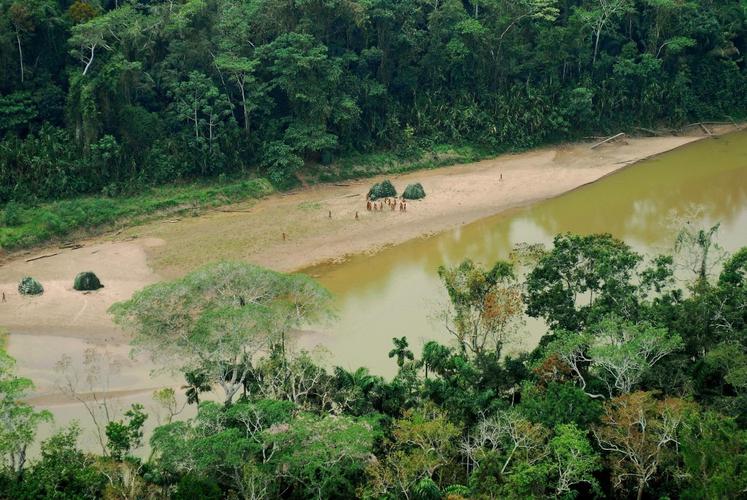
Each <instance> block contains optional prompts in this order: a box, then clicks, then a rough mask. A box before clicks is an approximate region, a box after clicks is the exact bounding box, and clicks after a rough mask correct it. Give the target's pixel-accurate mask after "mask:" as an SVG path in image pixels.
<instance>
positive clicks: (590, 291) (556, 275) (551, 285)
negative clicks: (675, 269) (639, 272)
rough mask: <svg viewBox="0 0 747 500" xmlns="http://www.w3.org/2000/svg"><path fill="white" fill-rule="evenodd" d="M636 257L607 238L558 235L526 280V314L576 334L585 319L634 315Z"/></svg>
mask: <svg viewBox="0 0 747 500" xmlns="http://www.w3.org/2000/svg"><path fill="white" fill-rule="evenodd" d="M640 261H641V256H640V255H638V254H637V253H635V252H633V250H631V249H630V247H629V246H628V245H626V244H625V243H623V242H621V241H619V240H616V239H614V238H613V237H612V236H610V235H609V234H601V235H590V236H577V235H572V234H564V235H558V236H556V237H555V239H554V240H553V249H552V250H550V251H549V252H547V253H546V254H545V255H544V256H542V257H541V258H540V260H539V262H538V264H537V266H536V267H534V269H532V271H531V272H530V273H529V275H528V276H527V280H526V287H527V289H526V303H527V314H529V315H530V316H532V317H541V318H544V319H545V321H547V323H548V324H549V325H550V327H551V328H563V329H567V330H571V331H573V330H577V329H579V328H581V327H583V326H585V325H587V324H588V322H589V319H590V316H591V315H592V313H593V315H594V317H599V316H598V315H603V313H605V312H606V313H609V312H614V313H617V314H624V315H625V316H629V315H633V314H634V312H635V309H636V307H637V301H636V297H635V292H636V286H635V285H634V284H633V282H632V278H633V275H634V272H635V270H636V268H637V266H638V264H639V263H640Z"/></svg>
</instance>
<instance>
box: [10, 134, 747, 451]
mask: <svg viewBox="0 0 747 500" xmlns="http://www.w3.org/2000/svg"><path fill="white" fill-rule="evenodd" d="M691 205H698V206H701V207H702V208H703V214H704V216H703V220H702V221H701V222H702V223H703V224H712V223H715V222H720V223H721V229H720V232H719V242H720V244H721V245H722V246H723V247H724V248H725V249H726V250H730V251H733V250H735V249H738V248H740V247H742V246H747V132H738V133H734V134H730V135H727V136H722V137H719V138H714V139H707V140H702V141H699V142H696V143H693V144H690V145H687V146H684V147H682V148H680V149H677V150H675V151H672V152H669V153H666V154H663V155H660V156H658V157H656V158H653V159H650V160H647V161H644V162H641V163H638V164H635V165H633V166H630V167H628V168H626V169H624V170H621V171H619V172H617V173H615V174H613V175H610V176H608V177H606V178H604V179H602V180H600V181H598V182H596V183H593V184H590V185H587V186H584V187H582V188H579V189H577V190H575V191H572V192H570V193H566V194H565V195H562V196H559V197H557V198H553V199H550V200H546V201H543V202H540V203H537V204H534V205H532V206H529V207H526V208H519V209H514V210H510V211H507V212H504V213H501V214H499V215H496V216H494V217H490V218H487V219H483V220H480V221H478V222H475V223H471V224H467V225H463V226H461V227H458V228H456V229H454V230H450V231H446V232H444V233H441V234H438V235H436V236H433V237H429V238H422V239H416V240H413V241H410V242H408V243H405V244H402V245H398V246H396V247H390V248H388V249H385V250H383V251H381V252H379V253H376V254H375V255H371V256H366V255H361V256H357V257H353V258H351V259H349V260H348V261H346V262H344V263H341V264H334V265H323V266H317V267H313V268H310V269H307V270H306V271H305V272H307V273H309V274H311V275H313V276H314V277H316V278H317V279H319V280H320V281H321V283H322V284H323V285H325V286H326V287H327V288H329V290H330V291H331V292H332V293H333V294H334V296H335V301H336V305H337V311H338V315H337V319H336V320H335V321H334V322H331V323H329V324H325V325H317V326H315V327H314V329H313V331H311V332H304V333H301V334H299V336H298V339H297V343H298V345H299V346H300V347H303V348H311V347H313V346H315V345H317V344H321V345H322V346H324V349H325V350H326V351H327V355H326V359H327V363H328V364H330V365H340V366H343V367H345V368H348V369H355V368H357V367H359V366H366V367H368V368H369V369H370V370H371V371H372V372H374V373H377V374H381V375H384V376H391V375H393V374H394V373H395V372H396V365H395V363H394V361H393V360H391V359H389V358H388V357H387V353H388V352H389V350H390V349H391V339H392V337H395V336H396V337H401V336H403V335H404V336H407V337H408V339H409V341H410V345H411V346H412V348H413V351H414V352H415V353H416V354H419V353H420V347H421V346H422V344H423V343H424V342H425V341H426V340H432V339H435V340H440V341H443V342H449V341H450V338H449V337H448V335H447V334H446V332H445V330H444V329H443V327H441V326H440V325H439V324H438V323H437V322H435V321H433V320H431V319H429V318H431V317H432V316H433V315H434V313H435V311H437V310H438V309H439V308H440V307H442V306H443V305H444V304H445V302H446V295H445V292H444V291H443V289H442V287H441V284H440V282H439V280H438V276H437V274H436V272H437V269H438V267H439V266H440V265H454V264H457V263H458V262H460V261H461V260H462V259H464V258H467V257H469V258H471V259H472V260H474V261H476V262H480V263H482V264H484V265H486V266H490V265H492V264H493V263H494V262H495V261H496V260H497V259H500V258H506V257H507V256H508V254H509V252H510V251H511V249H512V248H513V247H514V245H516V244H517V243H544V244H549V243H551V241H552V238H553V236H554V235H555V234H557V233H561V232H566V231H570V232H575V233H581V234H588V233H598V232H609V233H612V234H613V235H615V236H617V237H618V238H621V239H623V240H625V241H626V242H628V243H629V244H631V245H632V246H633V247H634V248H635V249H636V250H638V251H640V252H643V253H646V254H649V255H651V254H655V253H660V252H663V251H670V249H671V242H672V233H671V231H670V230H669V229H668V225H667V220H668V217H669V214H670V213H672V212H673V211H676V212H684V211H685V210H687V209H688V207H689V206H691ZM543 332H544V326H543V325H542V324H541V322H539V321H536V320H533V321H528V322H527V324H526V326H525V327H524V328H522V330H521V332H519V334H518V336H517V337H516V338H515V339H514V341H513V343H512V346H511V349H513V350H520V349H531V348H532V347H533V346H534V345H535V344H536V342H537V340H538V339H539V337H540V336H541V335H542V334H543ZM78 344H80V345H78ZM88 347H90V346H89V345H88V344H86V342H84V341H82V340H80V341H78V340H69V339H58V338H56V337H39V336H25V335H13V334H12V332H11V336H10V339H9V343H8V350H9V353H10V354H11V355H12V356H14V357H15V358H16V359H17V360H18V369H19V372H20V374H21V375H23V376H27V377H30V378H32V379H34V381H35V382H36V383H37V387H38V389H39V390H40V391H39V392H40V393H41V394H40V396H47V399H46V401H47V403H45V404H42V406H45V407H48V408H50V409H51V410H52V412H53V413H54V414H55V418H56V424H57V425H65V424H66V423H68V422H69V421H71V420H73V419H79V420H80V421H81V425H82V426H83V427H84V428H86V427H90V422H89V419H88V417H87V415H86V413H85V410H84V408H83V407H82V406H81V405H80V404H78V403H60V402H58V403H53V402H52V401H53V400H54V398H52V399H50V398H49V396H54V391H53V390H52V388H53V387H54V386H55V385H57V384H58V383H59V382H60V380H59V374H58V373H55V372H54V371H53V369H52V368H53V366H54V363H55V362H56V361H57V360H58V359H59V357H60V356H61V355H62V354H65V353H67V354H70V355H71V356H72V357H73V358H74V359H73V361H74V363H75V364H78V365H79V364H81V363H82V357H83V352H84V350H85V349H86V348H88ZM107 350H108V355H109V356H110V357H111V358H112V359H115V360H116V361H117V365H118V367H119V369H118V372H117V373H116V375H114V376H113V377H112V379H111V383H110V384H109V389H110V390H112V391H114V393H116V394H117V398H116V400H117V401H116V405H117V406H118V407H120V408H126V407H127V406H129V404H130V403H132V402H140V403H144V404H145V405H146V408H148V409H149V410H151V412H153V410H152V408H153V406H152V403H150V404H149V402H150V395H151V392H152V390H153V389H155V388H157V387H163V386H166V385H170V386H172V387H175V388H177V389H178V387H179V385H180V383H181V377H176V378H174V377H171V376H164V375H161V376H158V377H155V378H151V375H150V371H151V370H152V369H153V368H154V367H153V366H152V365H150V364H149V363H148V362H146V361H145V360H130V359H129V358H128V356H127V353H128V351H129V348H128V346H127V345H125V344H121V345H109V347H108V348H107ZM178 392H179V393H181V390H178ZM180 399H181V400H183V398H182V397H181V394H180ZM193 412H194V408H193V407H191V408H189V409H188V410H187V411H186V412H185V413H183V414H182V415H181V416H182V417H185V416H188V415H189V414H191V413H193ZM155 424H156V421H155V419H150V420H149V422H148V424H147V427H148V429H147V430H149V429H151V428H152V426H154V425H155ZM49 432H50V429H45V430H43V432H42V436H44V435H48V433H49ZM83 445H84V447H86V448H90V449H94V450H95V449H96V446H97V443H96V440H95V439H94V438H93V435H92V433H88V435H87V436H85V435H84V443H83Z"/></svg>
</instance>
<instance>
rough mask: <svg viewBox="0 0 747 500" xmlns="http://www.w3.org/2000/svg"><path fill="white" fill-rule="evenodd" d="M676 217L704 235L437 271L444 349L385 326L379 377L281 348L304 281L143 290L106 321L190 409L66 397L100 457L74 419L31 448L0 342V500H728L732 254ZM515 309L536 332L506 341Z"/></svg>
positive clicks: (96, 365)
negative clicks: (535, 321) (673, 245)
mask: <svg viewBox="0 0 747 500" xmlns="http://www.w3.org/2000/svg"><path fill="white" fill-rule="evenodd" d="M714 227H716V226H714ZM711 229H713V228H711ZM686 231H689V232H693V233H694V234H701V235H703V238H700V239H690V238H684V237H683V238H679V239H678V241H689V242H690V244H688V245H687V246H686V247H685V246H683V245H681V244H679V245H678V251H677V252H676V253H674V254H672V255H661V256H656V257H653V258H648V257H645V256H643V255H641V254H638V253H637V252H635V251H634V250H633V249H632V248H631V247H630V246H628V245H627V244H625V243H623V242H621V241H618V240H616V239H614V238H612V237H611V236H609V235H588V236H578V235H573V234H562V235H558V236H557V237H556V238H555V240H554V245H553V247H552V248H551V249H538V248H533V249H532V250H531V252H527V251H521V250H520V249H518V250H517V252H516V253H515V255H516V256H517V257H516V258H515V259H513V260H511V261H499V262H497V263H496V264H494V265H493V266H492V267H487V268H486V267H483V266H482V265H479V264H476V263H474V262H471V261H469V260H465V261H464V262H462V263H460V264H457V265H454V266H452V267H442V268H441V269H440V270H439V276H440V278H441V281H442V283H443V285H444V288H445V292H446V295H448V297H449V303H448V305H446V306H445V309H444V310H443V311H442V314H440V315H437V317H436V319H439V320H442V321H443V323H442V324H434V328H440V327H443V328H445V329H446V331H447V332H449V333H450V334H451V335H452V337H453V341H452V342H447V343H438V342H435V341H429V342H426V343H425V344H423V345H422V347H421V348H420V349H419V351H420V352H416V351H415V349H414V346H411V345H410V342H409V341H408V339H407V337H395V338H393V339H392V341H393V348H392V349H391V351H389V353H388V356H389V358H391V360H392V361H391V362H392V363H396V365H397V367H398V371H397V374H396V375H395V376H394V377H393V378H391V379H389V380H387V379H384V378H382V377H379V376H376V375H373V374H371V373H370V372H369V371H368V369H366V368H364V367H361V368H358V369H356V370H348V369H345V368H341V367H334V368H332V369H330V368H328V367H325V366H324V365H323V364H321V363H320V362H319V360H318V359H317V358H315V357H314V355H313V354H311V353H308V352H305V351H303V350H301V351H299V350H296V349H291V348H289V346H288V344H287V339H286V335H287V334H288V333H289V332H290V331H292V329H294V328H297V327H298V326H299V325H301V324H303V323H304V322H306V321H315V322H316V321H320V320H322V319H324V318H327V317H329V316H330V314H331V313H332V312H333V311H332V310H331V308H330V296H329V294H328V292H326V290H324V289H323V288H322V287H321V286H320V285H318V284H317V283H315V282H314V281H313V280H311V279H310V278H307V277H305V276H302V275H283V274H280V273H276V272H273V271H269V270H266V269H262V268H259V267H257V266H253V265H250V264H245V263H238V262H222V263H216V264H211V265H208V266H205V267H203V268H200V269H198V270H196V271H194V272H193V273H190V274H189V275H187V276H185V277H183V278H179V279H177V280H174V281H169V282H164V283H158V284H154V285H151V286H149V287H147V288H145V289H144V290H142V291H140V292H138V293H136V294H135V295H134V296H133V298H132V299H130V300H128V301H126V302H122V303H119V304H116V305H115V306H114V307H113V309H112V313H113V315H114V318H115V321H116V322H117V323H119V324H120V325H122V326H124V327H125V328H126V329H128V330H129V331H131V332H132V334H133V335H134V340H133V345H134V347H135V348H136V349H137V350H138V351H139V352H141V353H143V354H144V355H149V356H151V358H152V359H153V360H154V361H155V362H156V363H157V364H159V365H160V366H162V367H163V368H164V369H170V370H175V371H177V372H181V373H183V374H184V376H185V381H186V384H185V385H184V386H183V387H182V390H183V391H184V393H185V397H186V402H183V401H184V399H185V397H180V396H177V394H176V392H175V390H174V389H172V388H166V389H161V390H159V391H156V392H155V393H154V402H155V403H156V406H151V409H150V410H149V411H145V409H144V406H143V405H138V404H135V405H132V407H131V408H130V409H129V410H127V411H126V412H124V413H122V412H121V411H116V410H114V409H113V408H114V407H113V406H110V405H109V404H108V403H107V402H106V400H105V399H95V400H92V401H87V400H85V399H80V401H81V402H82V403H81V404H84V405H85V407H86V409H87V410H88V412H89V415H90V416H91V417H92V418H91V422H89V425H88V426H87V427H88V432H91V433H94V434H96V435H97V437H98V442H99V443H100V446H101V447H100V451H99V452H98V453H93V452H84V451H82V450H81V449H80V448H79V445H78V438H79V436H80V432H81V431H80V428H79V427H77V426H76V425H73V426H69V427H67V428H63V429H61V430H59V431H58V432H57V433H55V434H54V435H53V436H52V437H50V438H49V439H47V440H46V441H44V442H43V443H42V445H41V454H40V456H36V457H34V458H33V459H32V460H28V461H27V460H26V450H27V447H28V446H29V445H30V444H31V443H32V442H33V440H34V437H35V431H36V429H37V427H38V426H39V425H40V424H42V423H44V422H46V421H47V420H49V418H50V417H49V414H47V413H46V412H37V411H35V410H34V409H33V408H32V407H31V406H29V405H28V404H27V403H25V402H24V397H25V396H26V395H27V394H28V392H29V391H30V390H31V388H32V385H31V381H29V380H28V379H24V378H22V377H18V376H17V375H16V374H15V370H14V365H13V361H12V360H11V359H10V358H9V357H8V356H7V355H5V354H3V353H2V352H0V393H2V394H4V397H3V398H2V399H0V417H2V418H1V419H0V460H2V461H0V496H3V497H9V498H98V497H105V498H113V497H116V498H197V497H199V498H244V499H259V498H356V497H358V498H382V499H383V498H387V499H399V498H403V499H439V498H447V499H451V500H457V499H466V498H475V499H490V498H517V499H518V498H522V499H523V498H632V497H637V498H638V499H641V498H644V497H645V498H664V497H666V498H693V499H695V498H698V499H700V498H713V499H716V498H718V499H721V498H741V497H743V496H744V494H745V491H747V411H746V410H747V369H746V368H745V367H747V248H742V249H741V250H739V251H738V252H736V253H734V254H733V255H730V256H726V257H725V258H723V259H722V257H723V256H722V255H717V253H718V252H714V251H713V249H715V248H717V245H716V242H715V239H714V235H715V231H712V230H710V229H696V230H694V229H693V228H688V229H686ZM525 249H526V247H525ZM719 261H721V264H720V265H719V266H718V269H717V270H716V267H715V266H714V264H716V263H717V262H719ZM693 263H699V265H696V266H695V267H692V266H691V264H693ZM678 269H679V271H677V270H678ZM685 269H688V271H687V272H686V273H684V271H683V270H685ZM701 269H705V270H706V273H705V275H701V274H700V270H701ZM683 273H684V274H683ZM675 276H676V277H677V279H675ZM683 283H684V284H685V286H684V288H683V287H682V284H683ZM525 312H526V313H528V314H529V315H530V316H533V317H541V318H544V319H545V320H546V323H547V324H548V325H549V327H548V329H547V331H546V333H545V335H544V336H543V337H542V338H541V340H540V342H539V345H538V346H537V347H536V348H534V349H533V350H531V351H530V352H524V353H520V354H514V355H506V354H505V352H504V350H505V349H504V347H505V346H506V345H507V344H508V343H509V342H512V341H515V340H520V339H521V338H522V336H523V335H525V333H526V330H525V328H524V324H523V322H522V318H523V315H524V314H525ZM437 323H440V322H437ZM380 355H381V356H382V357H383V356H385V353H380ZM84 360H85V361H84V367H85V372H83V373H80V372H71V371H70V370H71V369H72V368H71V365H70V363H69V361H68V362H61V363H60V369H61V371H60V378H61V379H62V380H66V381H67V383H68V384H69V385H68V388H69V389H70V391H71V392H70V394H71V395H73V396H74V395H76V394H77V395H78V396H80V395H81V394H87V393H88V392H90V391H96V390H97V387H98V386H97V382H96V381H97V380H99V379H102V378H105V377H106V376H107V375H106V373H107V368H106V363H105V360H104V359H103V358H102V354H100V353H99V354H97V353H96V352H95V351H90V352H87V353H86V354H85V356H84ZM81 380H84V381H85V384H84V385H83V386H80V387H77V388H76V386H75V384H78V383H80V381H81ZM86 384H87V385H86ZM98 390H100V389H98ZM182 402H183V403H182ZM187 404H189V405H196V406H197V410H196V414H195V415H194V416H193V417H191V418H186V417H183V416H181V415H180V414H181V412H182V411H183V409H184V407H185V406H186V405H187ZM148 419H153V420H156V421H157V425H156V426H155V430H153V431H152V432H147V433H146V432H144V423H145V422H146V421H147V420H148ZM146 442H147V443H148V444H149V448H150V450H149V452H147V453H145V452H143V451H142V450H141V447H142V446H143V445H144V444H145V443H146Z"/></svg>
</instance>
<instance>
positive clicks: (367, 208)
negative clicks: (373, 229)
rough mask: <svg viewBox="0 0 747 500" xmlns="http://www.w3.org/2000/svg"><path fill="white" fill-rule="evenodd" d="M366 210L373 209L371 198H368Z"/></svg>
mask: <svg viewBox="0 0 747 500" xmlns="http://www.w3.org/2000/svg"><path fill="white" fill-rule="evenodd" d="M366 210H368V211H369V212H370V211H371V201H370V200H366Z"/></svg>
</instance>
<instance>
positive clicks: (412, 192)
mask: <svg viewBox="0 0 747 500" xmlns="http://www.w3.org/2000/svg"><path fill="white" fill-rule="evenodd" d="M402 198H405V199H407V200H419V199H421V198H425V189H423V185H422V184H420V183H419V182H418V183H416V184H408V185H407V187H406V188H405V192H404V193H402Z"/></svg>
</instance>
